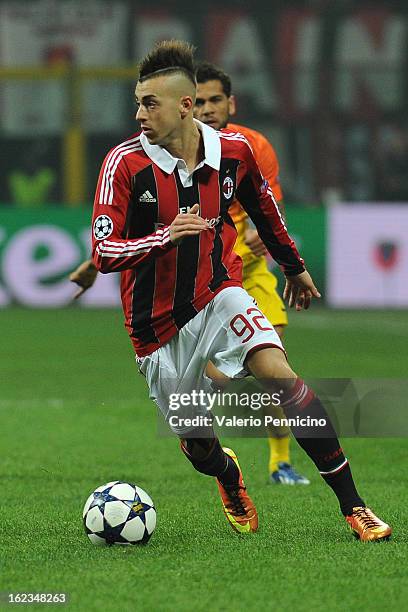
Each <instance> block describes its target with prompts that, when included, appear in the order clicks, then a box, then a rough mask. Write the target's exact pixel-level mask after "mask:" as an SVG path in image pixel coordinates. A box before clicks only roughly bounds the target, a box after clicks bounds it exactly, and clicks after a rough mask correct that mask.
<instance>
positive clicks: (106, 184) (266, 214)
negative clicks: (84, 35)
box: [92, 41, 391, 541]
mask: <svg viewBox="0 0 408 612" xmlns="http://www.w3.org/2000/svg"><path fill="white" fill-rule="evenodd" d="M135 97H136V102H137V104H138V106H139V108H138V111H137V114H136V118H137V119H138V120H139V121H140V124H141V132H138V133H136V134H135V135H133V136H132V137H130V138H129V139H128V140H126V141H125V142H122V143H121V144H119V145H118V146H117V147H115V148H113V149H112V150H111V151H110V152H109V153H108V155H107V156H106V158H105V160H104V162H103V165H102V168H101V172H100V175H99V180H98V185H97V190H96V195H95V203H94V212H93V247H92V252H93V260H94V263H95V265H96V267H97V268H98V270H100V271H101V272H103V273H109V272H117V271H119V272H121V295H122V304H123V310H124V315H125V321H126V327H127V329H128V332H129V335H130V338H131V340H132V343H133V345H134V348H135V351H136V355H137V362H138V365H139V369H140V371H141V373H142V374H143V375H144V376H145V377H146V380H147V383H148V386H149V389H150V396H151V398H152V399H154V400H155V402H156V403H157V405H158V406H159V408H160V410H161V411H162V413H163V415H164V417H165V418H166V419H167V421H168V422H169V424H170V426H171V428H172V430H173V431H174V432H175V433H176V434H177V435H178V436H179V438H180V440H181V448H182V451H183V452H184V454H185V456H186V458H187V459H188V460H189V461H190V462H191V463H192V465H193V466H194V468H195V469H196V470H197V471H199V472H201V473H203V474H207V475H210V476H213V477H215V478H216V480H217V484H218V488H219V491H220V494H221V499H222V504H223V508H224V512H225V515H226V517H227V519H228V521H229V522H230V524H231V526H232V527H233V528H234V529H235V530H237V531H238V532H240V533H250V532H253V531H256V529H257V527H258V516H257V512H256V508H255V505H254V503H253V502H252V500H251V498H250V497H249V495H248V492H247V489H246V486H245V484H244V480H243V476H242V471H241V468H240V466H239V464H238V460H237V458H236V455H235V454H234V452H233V451H232V450H231V449H223V448H222V447H221V444H220V442H219V440H218V438H217V437H216V436H215V434H214V431H213V428H212V425H211V423H207V421H206V422H205V423H204V424H203V425H202V426H200V427H198V428H197V427H196V426H195V425H194V424H193V423H192V419H189V418H188V416H187V417H186V418H185V412H184V411H183V410H180V411H178V414H177V415H175V414H174V413H173V412H172V410H171V409H170V406H171V403H172V402H173V400H174V397H183V398H184V399H185V396H186V394H188V395H189V397H190V398H191V402H190V406H189V409H190V410H189V411H188V413H187V414H188V415H189V416H191V415H192V414H193V415H194V418H195V417H202V419H203V421H204V420H205V418H206V417H208V412H207V406H206V405H205V402H203V403H199V404H198V405H197V404H196V403H195V402H194V401H193V396H194V394H196V393H197V391H198V390H200V391H201V390H209V391H210V386H209V385H210V380H209V379H208V378H206V376H205V368H206V366H207V363H208V361H209V360H211V361H212V362H213V364H214V365H215V366H216V367H217V368H218V369H219V370H220V371H221V372H222V373H223V374H224V375H226V376H228V377H231V378H233V377H235V376H239V375H240V374H242V373H243V372H245V371H249V372H251V374H252V375H253V376H255V378H257V379H259V380H261V381H262V383H263V385H264V386H265V388H266V389H267V390H268V391H269V390H270V391H273V392H276V391H277V390H278V392H279V393H280V397H281V405H282V407H283V409H284V411H285V414H286V415H287V416H290V417H292V419H293V421H294V422H297V418H296V417H299V415H300V414H301V415H302V417H303V419H305V418H306V419H307V418H308V417H309V418H314V419H320V421H321V423H322V424H323V423H324V425H322V427H321V428H320V432H319V433H320V435H321V436H322V437H317V436H316V437H303V435H304V433H305V431H304V429H302V428H301V427H298V426H297V425H295V426H294V427H293V433H294V435H295V437H296V439H297V441H298V442H299V444H300V446H301V447H302V448H303V449H304V450H305V452H306V453H307V454H308V455H309V457H310V458H311V459H312V461H314V463H315V464H316V466H317V469H318V470H319V472H320V474H321V475H322V477H323V479H324V480H325V481H326V483H327V484H328V485H329V486H330V487H331V488H332V490H333V491H334V493H335V494H336V496H337V498H338V501H339V504H340V508H341V511H342V513H343V514H344V516H345V517H346V520H347V522H348V523H349V524H350V526H351V528H352V529H353V531H354V532H355V533H356V535H357V536H358V537H360V538H361V539H362V540H365V541H367V540H379V539H383V538H388V537H389V536H390V534H391V528H390V527H389V526H388V525H387V524H386V523H384V522H383V521H381V520H380V519H379V518H377V517H376V516H375V515H374V514H373V512H372V511H371V510H370V509H369V508H367V507H366V505H365V503H364V501H363V500H362V499H361V497H360V496H359V494H358V493H357V490H356V487H355V485H354V482H353V478H352V475H351V471H350V466H349V464H348V461H347V459H346V457H345V456H344V454H343V450H342V448H341V447H340V444H339V441H338V439H337V436H336V433H335V431H334V429H333V427H332V425H331V423H330V420H329V418H328V416H327V413H326V411H325V409H324V407H323V405H322V404H321V402H320V401H319V399H318V398H317V397H316V396H315V394H314V393H313V391H312V390H311V389H309V388H308V387H307V386H306V385H305V383H304V382H303V381H302V380H301V379H300V378H299V377H298V376H297V375H296V374H295V372H294V371H293V370H292V369H291V367H290V365H289V363H288V361H287V358H286V355H285V352H284V350H283V347H282V343H281V340H280V338H279V336H278V334H277V333H276V332H275V330H274V329H273V327H272V325H271V324H270V322H269V321H268V320H267V318H266V317H265V316H264V315H263V314H262V313H261V311H260V310H259V309H257V308H256V307H255V306H254V302H253V300H252V298H250V296H249V295H248V294H247V292H246V291H245V290H244V289H243V288H242V283H241V278H242V274H241V260H240V258H239V257H238V256H237V255H236V254H235V253H234V251H233V247H234V244H235V239H236V229H235V226H234V224H233V223H232V220H231V218H230V216H229V214H228V209H229V206H230V204H231V203H232V201H233V198H234V195H236V197H237V198H238V199H239V201H240V203H241V204H242V206H243V207H244V209H245V210H246V212H247V213H248V214H249V216H250V217H251V219H252V221H253V222H254V223H255V225H256V227H257V230H258V232H259V235H260V237H261V239H262V241H263V243H264V244H265V246H266V247H267V249H268V251H269V252H270V253H271V255H272V256H273V257H274V258H275V260H276V261H277V262H278V263H279V265H280V266H281V267H282V269H283V271H284V273H285V276H286V286H285V291H284V298H285V299H287V300H288V304H289V307H294V306H295V307H296V309H297V310H301V309H302V308H305V309H307V308H308V307H309V305H310V303H311V300H312V297H320V294H319V292H318V290H317V289H316V287H315V286H314V284H313V281H312V278H311V277H310V275H309V273H308V272H307V271H306V270H305V268H304V265H303V260H302V259H301V258H300V256H299V254H298V252H297V250H296V247H295V245H294V243H293V241H292V240H291V238H290V237H289V236H288V234H287V232H286V228H285V226H284V224H283V223H282V219H281V216H280V214H279V211H278V209H277V206H276V203H275V200H274V198H273V194H272V191H271V190H270V188H269V186H268V183H267V181H265V180H264V179H263V177H262V175H261V173H260V171H259V168H258V165H257V163H256V161H255V159H254V157H253V154H252V151H251V148H250V147H249V145H248V143H247V141H246V139H245V138H244V137H243V136H242V135H240V134H238V133H232V132H231V133H229V134H223V133H222V132H216V131H215V130H213V129H212V128H210V127H209V126H206V125H205V124H203V123H201V122H199V121H197V120H195V119H194V118H193V109H194V104H195V97H196V80H195V74H194V64H193V51H192V48H191V47H190V45H188V44H187V43H184V42H181V41H164V42H162V43H159V44H158V45H157V46H156V47H155V48H154V49H153V50H152V51H151V53H150V54H148V55H147V56H146V57H145V58H144V59H143V60H142V62H141V64H140V74H139V80H138V82H137V85H136V89H135ZM179 394H181V395H179ZM175 416H176V418H174V417H175ZM207 420H208V419H207ZM309 433H310V431H309Z"/></svg>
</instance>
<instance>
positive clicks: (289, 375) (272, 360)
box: [246, 348, 296, 387]
mask: <svg viewBox="0 0 408 612" xmlns="http://www.w3.org/2000/svg"><path fill="white" fill-rule="evenodd" d="M246 366H247V368H248V369H249V371H250V372H251V373H252V374H253V376H255V378H257V379H258V380H259V381H260V382H261V383H262V382H265V383H269V382H272V381H281V380H282V381H285V380H287V381H288V383H287V384H286V383H285V384H284V386H285V387H286V386H287V385H289V386H290V384H291V383H290V381H291V380H292V381H293V382H292V384H293V383H294V381H295V380H296V374H295V372H294V371H293V370H292V368H291V367H290V365H289V364H288V361H287V359H286V355H285V353H284V352H283V351H282V350H280V349H279V348H264V349H260V350H258V351H256V352H254V353H252V355H250V357H249V358H248V359H247V361H246Z"/></svg>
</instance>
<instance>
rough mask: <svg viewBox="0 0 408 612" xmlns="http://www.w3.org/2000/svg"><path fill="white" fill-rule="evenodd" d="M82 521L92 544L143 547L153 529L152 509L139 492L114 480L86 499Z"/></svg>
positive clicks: (132, 485) (154, 519)
mask: <svg viewBox="0 0 408 612" xmlns="http://www.w3.org/2000/svg"><path fill="white" fill-rule="evenodd" d="M83 521H84V527H85V532H86V534H87V535H88V537H89V539H90V540H91V542H93V543H94V544H99V545H100V544H108V545H113V544H145V543H147V542H148V540H149V539H150V536H151V535H152V533H153V531H154V529H155V526H156V509H155V507H154V504H153V501H152V500H151V498H150V497H149V495H148V494H147V493H146V492H145V491H144V490H143V489H141V488H140V487H138V486H136V485H134V484H130V483H127V482H123V481H119V480H118V481H112V482H109V483H107V484H106V485H103V486H101V487H98V488H97V489H96V490H95V491H94V492H93V493H92V494H91V495H90V496H89V498H88V499H87V501H86V503H85V507H84V511H83Z"/></svg>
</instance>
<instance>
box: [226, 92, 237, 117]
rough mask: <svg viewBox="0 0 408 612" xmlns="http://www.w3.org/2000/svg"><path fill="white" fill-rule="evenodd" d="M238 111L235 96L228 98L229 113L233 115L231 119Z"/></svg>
mask: <svg viewBox="0 0 408 612" xmlns="http://www.w3.org/2000/svg"><path fill="white" fill-rule="evenodd" d="M236 110H237V105H236V102H235V96H234V95H232V96H230V97H229V98H228V112H229V114H230V115H231V117H233V116H234V115H235V113H236Z"/></svg>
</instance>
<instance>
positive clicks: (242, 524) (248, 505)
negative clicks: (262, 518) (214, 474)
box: [217, 448, 258, 533]
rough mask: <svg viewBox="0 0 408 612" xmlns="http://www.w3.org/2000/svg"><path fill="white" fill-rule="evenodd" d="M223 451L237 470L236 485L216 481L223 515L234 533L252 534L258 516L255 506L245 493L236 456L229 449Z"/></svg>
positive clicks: (255, 527)
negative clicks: (237, 478)
mask: <svg viewBox="0 0 408 612" xmlns="http://www.w3.org/2000/svg"><path fill="white" fill-rule="evenodd" d="M223 451H224V453H226V454H227V455H228V456H229V457H231V459H232V460H233V461H234V462H235V464H236V465H237V467H238V469H239V481H238V484H237V485H223V484H221V482H220V481H219V480H218V479H217V484H218V489H219V491H220V495H221V499H222V506H223V509H224V514H225V516H226V517H227V519H228V521H229V522H230V524H231V527H232V528H233V529H234V530H235V531H237V532H238V533H252V532H254V531H256V530H257V529H258V514H257V512H256V508H255V504H254V502H253V501H252V499H251V498H250V497H249V495H248V493H247V490H246V486H245V484H244V479H243V477H242V471H241V468H240V467H239V463H238V459H237V456H236V454H235V453H234V451H233V450H231V449H230V448H223Z"/></svg>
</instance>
